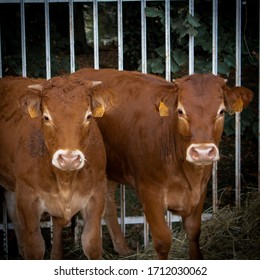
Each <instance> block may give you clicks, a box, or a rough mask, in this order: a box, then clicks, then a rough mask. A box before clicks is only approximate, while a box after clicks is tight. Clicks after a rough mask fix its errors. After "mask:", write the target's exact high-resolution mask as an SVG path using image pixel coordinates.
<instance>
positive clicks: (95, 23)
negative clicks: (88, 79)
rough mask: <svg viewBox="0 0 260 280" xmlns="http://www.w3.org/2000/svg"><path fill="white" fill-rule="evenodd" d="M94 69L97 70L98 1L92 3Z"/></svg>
mask: <svg viewBox="0 0 260 280" xmlns="http://www.w3.org/2000/svg"><path fill="white" fill-rule="evenodd" d="M93 29H94V32H93V33H94V68H95V69H99V38H98V1H97V0H94V1H93Z"/></svg>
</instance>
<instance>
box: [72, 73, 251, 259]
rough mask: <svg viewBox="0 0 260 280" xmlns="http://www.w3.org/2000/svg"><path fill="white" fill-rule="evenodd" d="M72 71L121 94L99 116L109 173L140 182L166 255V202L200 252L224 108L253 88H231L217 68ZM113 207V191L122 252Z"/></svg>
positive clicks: (236, 106) (244, 99) (239, 103)
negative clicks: (176, 72) (169, 74)
mask: <svg viewBox="0 0 260 280" xmlns="http://www.w3.org/2000/svg"><path fill="white" fill-rule="evenodd" d="M73 75H74V76H76V77H80V78H81V79H83V78H86V79H92V80H100V81H102V82H103V84H104V85H107V86H109V88H110V89H111V90H112V91H114V94H115V95H116V96H117V98H118V100H117V106H116V107H114V108H113V109H112V110H111V111H110V112H108V114H106V116H104V117H103V118H101V119H99V120H98V126H99V128H100V130H101V133H102V136H103V140H104V143H105V147H106V151H107V176H108V179H110V180H113V181H116V182H119V183H123V184H129V185H132V186H134V187H135V189H136V191H137V194H138V196H139V199H140V201H141V203H142V206H143V209H144V213H145V216H146V218H147V220H148V223H149V225H150V228H151V233H152V239H153V243H154V246H155V249H156V252H157V255H158V258H159V259H167V258H168V253H169V250H170V247H171V239H172V235H171V231H170V230H169V228H168V226H167V224H166V221H165V211H166V210H170V211H171V212H172V213H175V214H178V215H180V216H181V217H182V219H183V225H184V229H185V231H186V234H187V237H188V239H189V253H190V258H191V259H200V258H202V254H201V251H200V247H199V236H200V225H201V214H202V209H203V203H204V199H205V195H206V186H207V183H208V181H209V179H210V176H211V172H212V165H213V164H212V163H213V162H215V161H217V160H219V149H218V145H219V142H220V140H221V135H222V132H223V125H224V115H225V111H228V112H233V111H234V110H236V111H241V110H242V109H243V108H245V107H246V106H247V105H248V104H249V102H250V101H251V99H252V96H253V94H252V92H251V91H250V90H249V89H246V88H244V87H235V88H229V87H228V86H227V85H226V83H225V81H224V79H222V78H221V77H219V76H214V75H212V74H194V75H191V76H187V77H184V78H181V79H177V80H176V81H175V82H174V83H168V82H167V81H165V80H164V79H162V78H158V77H155V76H152V75H145V74H141V73H138V72H127V71H116V70H111V69H110V70H109V69H104V70H96V71H95V70H91V69H82V70H79V71H78V72H76V73H75V74H73ZM111 193H112V191H111ZM115 213H116V211H115V209H114V208H113V198H112V196H111V199H110V200H108V202H107V207H106V218H107V223H108V226H109V228H110V232H111V236H112V238H113V239H114V240H113V241H114V246H115V247H116V250H117V251H118V252H120V253H121V254H124V253H127V250H128V249H127V247H126V243H125V241H124V240H123V236H122V234H121V233H120V231H119V227H118V225H117V220H116V218H115Z"/></svg>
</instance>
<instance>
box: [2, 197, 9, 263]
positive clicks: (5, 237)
mask: <svg viewBox="0 0 260 280" xmlns="http://www.w3.org/2000/svg"><path fill="white" fill-rule="evenodd" d="M3 247H4V248H3V249H4V252H3V253H4V255H3V257H4V259H5V260H8V219H7V208H6V202H5V200H4V199H3Z"/></svg>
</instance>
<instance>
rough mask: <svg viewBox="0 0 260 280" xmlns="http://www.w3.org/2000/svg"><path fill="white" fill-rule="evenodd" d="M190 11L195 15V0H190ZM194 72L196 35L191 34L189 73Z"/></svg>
mask: <svg viewBox="0 0 260 280" xmlns="http://www.w3.org/2000/svg"><path fill="white" fill-rule="evenodd" d="M189 13H190V14H191V15H192V16H194V0H189ZM193 73H194V36H193V35H190V36H189V75H191V74H193Z"/></svg>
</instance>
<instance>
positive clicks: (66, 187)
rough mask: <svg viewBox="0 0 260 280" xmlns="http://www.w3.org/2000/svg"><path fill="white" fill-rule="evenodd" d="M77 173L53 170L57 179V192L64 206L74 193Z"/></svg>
mask: <svg viewBox="0 0 260 280" xmlns="http://www.w3.org/2000/svg"><path fill="white" fill-rule="evenodd" d="M77 173H78V171H61V170H55V175H56V179H57V186H58V192H59V195H60V197H61V198H62V199H63V200H64V203H65V204H69V203H70V201H71V198H72V195H73V192H74V184H73V182H74V181H75V178H76V176H77Z"/></svg>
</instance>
